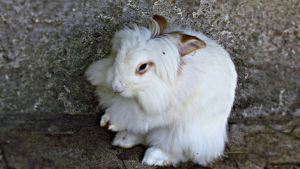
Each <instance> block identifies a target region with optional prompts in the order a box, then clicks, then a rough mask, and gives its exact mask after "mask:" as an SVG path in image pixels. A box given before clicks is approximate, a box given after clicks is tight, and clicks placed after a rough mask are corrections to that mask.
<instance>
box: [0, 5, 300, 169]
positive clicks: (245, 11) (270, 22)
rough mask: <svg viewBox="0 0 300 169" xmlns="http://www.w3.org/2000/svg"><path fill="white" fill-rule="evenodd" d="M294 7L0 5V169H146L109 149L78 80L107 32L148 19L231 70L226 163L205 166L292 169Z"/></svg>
mask: <svg viewBox="0 0 300 169" xmlns="http://www.w3.org/2000/svg"><path fill="white" fill-rule="evenodd" d="M299 9H300V2H299V1H298V0H285V1H281V0H253V1H236V0H227V1H225V0H212V1H207V0H200V1H199V0H191V1H184V0H158V1H154V0H143V1H136V0H128V1H121V0H107V1H99V0H98V1H97V0H93V1H88V0H85V1H79V0H72V1H71V0H68V1H33V0H27V1H25V0H15V1H11V0H2V1H0V168H16V169H17V168H156V167H146V166H141V164H140V162H141V159H142V156H143V153H144V151H145V147H143V146H138V147H135V148H132V149H126V150H123V149H119V148H117V147H113V146H111V145H110V142H111V140H112V138H113V135H114V134H113V133H111V132H109V131H107V130H106V129H104V128H100V127H99V125H98V121H99V118H100V115H101V114H102V112H103V110H102V109H101V107H99V106H98V102H97V99H96V97H95V95H94V94H93V90H94V88H93V87H92V86H91V85H90V84H89V83H88V82H87V81H86V80H85V78H84V77H83V74H84V71H85V69H86V68H87V67H88V65H90V64H91V63H92V62H93V61H95V60H98V59H101V58H103V57H105V56H106V55H107V54H108V53H109V50H110V47H109V40H110V39H111V37H112V35H113V34H114V32H115V31H117V30H119V29H121V28H123V27H124V26H125V25H127V26H128V25H129V26H130V25H132V24H134V23H137V24H139V25H144V26H146V25H147V22H148V18H149V17H151V16H152V15H153V14H160V15H163V16H165V17H166V18H167V19H168V21H169V22H172V23H173V24H176V25H182V26H183V27H186V26H191V27H192V28H193V29H195V30H199V31H202V32H203V33H204V34H206V35H207V36H209V37H211V38H212V39H215V40H216V41H218V42H219V43H220V44H222V45H223V46H224V47H225V48H226V49H227V50H228V51H229V52H230V54H231V56H232V59H233V61H234V63H235V64H236V66H237V71H238V74H239V81H238V88H237V94H236V101H235V104H234V107H233V110H232V113H231V117H230V120H229V135H230V142H229V143H228V144H227V148H226V151H225V155H226V156H227V157H224V158H223V159H220V160H219V161H217V162H215V163H213V164H210V165H209V166H207V167H208V168H300V162H299V161H300V156H299V154H300V141H299V138H298V137H299V136H300V126H299V124H300V123H299V121H300V78H299V77H300V26H299V25H300V17H299V16H300V14H299ZM282 132H284V133H285V134H284V133H282ZM286 134H291V135H286ZM293 136H298V137H297V138H296V137H293ZM177 168H202V167H201V166H198V165H195V164H192V163H184V164H180V165H179V166H177Z"/></svg>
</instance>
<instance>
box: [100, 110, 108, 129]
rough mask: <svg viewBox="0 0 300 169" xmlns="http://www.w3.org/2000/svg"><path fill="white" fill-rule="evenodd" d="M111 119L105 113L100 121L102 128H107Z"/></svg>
mask: <svg viewBox="0 0 300 169" xmlns="http://www.w3.org/2000/svg"><path fill="white" fill-rule="evenodd" d="M109 119H110V116H109V115H108V114H107V113H105V114H104V115H103V116H102V117H101V120H100V126H101V127H107V126H108V125H109Z"/></svg>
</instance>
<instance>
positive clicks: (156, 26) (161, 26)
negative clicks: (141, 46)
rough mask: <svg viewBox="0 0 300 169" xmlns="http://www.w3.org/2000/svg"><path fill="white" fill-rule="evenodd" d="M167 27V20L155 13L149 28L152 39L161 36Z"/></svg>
mask: <svg viewBox="0 0 300 169" xmlns="http://www.w3.org/2000/svg"><path fill="white" fill-rule="evenodd" d="M166 28H167V20H166V19H165V18H164V17H163V16H160V15H153V18H152V19H150V25H149V30H150V32H151V39H152V38H155V37H157V36H159V35H160V34H161V33H162V32H163V31H164V30H165V29H166Z"/></svg>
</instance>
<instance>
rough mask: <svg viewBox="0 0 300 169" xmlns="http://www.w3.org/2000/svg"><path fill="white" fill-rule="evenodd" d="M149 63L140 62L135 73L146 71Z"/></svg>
mask: <svg viewBox="0 0 300 169" xmlns="http://www.w3.org/2000/svg"><path fill="white" fill-rule="evenodd" d="M149 66H150V63H142V64H140V65H139V66H138V67H137V69H136V73H137V74H140V75H141V74H144V73H146V72H147V70H148V69H149Z"/></svg>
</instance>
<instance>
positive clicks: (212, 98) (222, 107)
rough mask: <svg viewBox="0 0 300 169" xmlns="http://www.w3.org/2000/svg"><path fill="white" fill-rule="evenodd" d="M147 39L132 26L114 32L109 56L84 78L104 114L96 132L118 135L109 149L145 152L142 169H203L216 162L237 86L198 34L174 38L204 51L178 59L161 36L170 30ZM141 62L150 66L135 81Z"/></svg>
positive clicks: (221, 55)
mask: <svg viewBox="0 0 300 169" xmlns="http://www.w3.org/2000/svg"><path fill="white" fill-rule="evenodd" d="M150 29H151V28H150ZM153 31H154V30H149V29H147V28H145V27H137V26H136V27H134V28H133V29H129V28H124V29H123V30H121V31H119V32H117V33H116V34H115V36H114V38H113V39H112V44H113V46H112V52H111V54H110V55H109V56H108V57H107V58H105V59H102V60H99V61H96V62H94V63H93V64H92V65H91V66H90V67H89V68H88V70H87V71H86V76H87V79H88V80H89V81H90V82H91V83H92V84H93V85H95V86H96V87H97V89H96V93H97V95H99V97H100V104H101V106H103V107H105V108H106V112H105V114H104V115H103V117H102V119H101V126H105V125H106V124H109V125H108V128H109V129H110V130H112V131H118V133H117V135H116V137H115V139H114V141H113V145H116V146H120V147H125V148H129V147H132V146H134V145H137V144H144V145H147V146H149V147H150V148H149V149H148V150H147V151H146V153H145V156H144V159H143V164H147V165H160V166H163V165H176V164H177V163H178V162H185V161H189V160H192V161H193V162H195V163H198V164H200V165H206V164H207V163H209V162H212V161H213V160H214V159H216V158H218V157H219V156H220V155H221V154H222V152H223V150H224V146H225V142H226V141H227V134H226V126H227V118H228V116H229V114H230V110H231V107H232V104H233V101H234V95H235V87H236V81H237V74H236V71H235V67H234V64H233V62H232V61H231V59H230V56H229V54H228V53H227V52H226V51H225V50H224V49H223V48H222V47H221V46H220V45H218V44H217V43H216V42H215V41H213V40H211V39H209V38H208V37H206V36H204V35H203V34H202V33H200V32H193V31H188V32H186V31H185V30H177V31H183V33H184V34H187V35H192V36H196V37H198V38H199V39H201V40H202V41H204V42H205V43H206V45H207V46H206V47H205V48H201V49H198V50H196V51H194V52H191V53H190V54H187V55H185V56H183V57H181V56H180V55H179V52H178V49H177V45H176V44H174V42H173V41H172V40H170V39H169V38H168V36H164V35H166V34H168V33H170V32H173V31H174V30H172V28H171V29H169V30H168V29H167V30H165V31H164V32H163V33H160V36H156V37H152V38H151V32H153ZM155 31H156V33H157V30H155ZM144 62H152V63H154V64H153V66H152V67H151V68H150V69H149V70H148V71H147V72H146V73H144V74H143V75H138V74H136V73H135V71H136V68H137V66H138V65H139V64H141V63H144ZM115 88H118V89H120V90H122V91H121V92H119V91H118V92H115Z"/></svg>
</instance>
